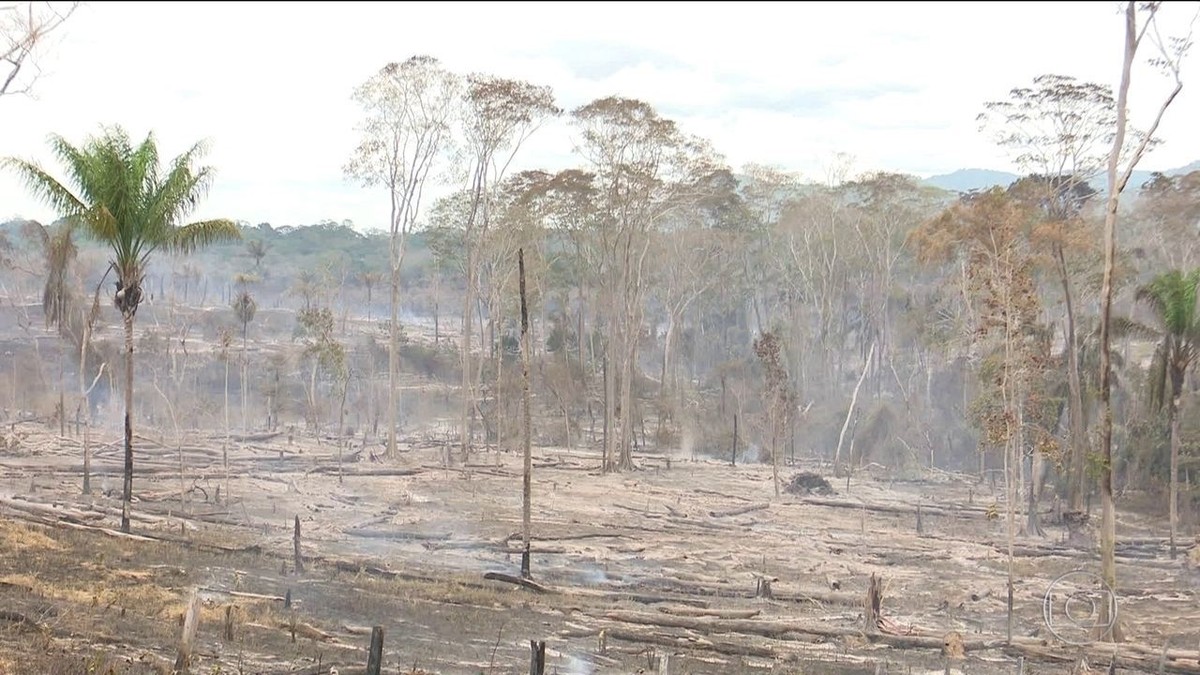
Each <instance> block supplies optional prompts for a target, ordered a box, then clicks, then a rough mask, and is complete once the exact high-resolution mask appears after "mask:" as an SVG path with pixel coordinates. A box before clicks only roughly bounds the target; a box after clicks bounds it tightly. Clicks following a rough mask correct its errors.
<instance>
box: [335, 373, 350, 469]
mask: <svg viewBox="0 0 1200 675" xmlns="http://www.w3.org/2000/svg"><path fill="white" fill-rule="evenodd" d="M349 389H350V376H349V375H346V376H343V377H342V399H341V401H339V404H338V428H337V434H338V483H341V482H342V448H343V447H344V446H345V445H346V393H347V391H348V390H349Z"/></svg>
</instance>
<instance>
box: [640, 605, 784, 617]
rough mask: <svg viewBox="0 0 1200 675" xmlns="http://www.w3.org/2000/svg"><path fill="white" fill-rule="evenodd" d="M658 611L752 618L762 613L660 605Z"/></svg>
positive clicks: (679, 614)
mask: <svg viewBox="0 0 1200 675" xmlns="http://www.w3.org/2000/svg"><path fill="white" fill-rule="evenodd" d="M658 611H660V612H663V613H664V614H674V615H676V616H711V617H716V618H718V619H752V618H754V617H756V616H758V615H759V614H761V613H762V610H758V609H716V608H712V609H709V608H707V607H686V606H684V607H670V606H668V607H659V608H658Z"/></svg>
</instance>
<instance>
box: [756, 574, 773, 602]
mask: <svg viewBox="0 0 1200 675" xmlns="http://www.w3.org/2000/svg"><path fill="white" fill-rule="evenodd" d="M771 581H772V580H771V579H769V578H767V577H759V578H758V581H757V583H756V584H755V587H754V597H756V598H762V599H764V600H770V599H772V598H774V597H775V595H774V594H773V593H772V592H771Z"/></svg>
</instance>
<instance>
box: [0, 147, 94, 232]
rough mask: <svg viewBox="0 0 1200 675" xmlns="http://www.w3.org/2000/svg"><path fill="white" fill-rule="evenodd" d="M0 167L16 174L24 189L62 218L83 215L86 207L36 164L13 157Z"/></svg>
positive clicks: (3, 162)
mask: <svg viewBox="0 0 1200 675" xmlns="http://www.w3.org/2000/svg"><path fill="white" fill-rule="evenodd" d="M0 166H2V167H3V168H5V169H7V170H9V171H12V172H14V173H16V174H17V176H18V177H19V178H20V179H21V181H22V182H24V183H25V187H26V188H27V189H28V190H29V191H30V192H32V193H33V196H34V197H37V198H38V199H40V200H41V201H43V202H45V203H46V205H47V206H49V207H50V208H52V209H54V210H55V211H56V212H58V214H59V215H60V216H62V217H64V218H73V217H79V216H81V215H83V213H84V212H86V211H87V209H88V207H87V204H85V203H84V202H83V201H82V200H81V199H80V198H79V197H77V196H75V193H73V192H72V191H71V189H70V188H68V187H67V186H65V185H63V184H62V183H60V182H58V180H57V179H55V178H54V177H53V176H51V175H50V174H48V173H46V171H45V170H44V169H42V168H41V167H40V166H38V165H37V164H34V163H33V162H29V161H26V160H23V159H17V158H15V157H6V158H5V159H3V160H0Z"/></svg>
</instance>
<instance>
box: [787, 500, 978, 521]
mask: <svg viewBox="0 0 1200 675" xmlns="http://www.w3.org/2000/svg"><path fill="white" fill-rule="evenodd" d="M780 504H783V505H785V506H799V505H805V504H807V505H810V506H828V507H832V508H837V509H855V510H861V511H871V512H873V513H892V514H900V515H911V516H916V515H917V507H916V506H915V505H913V506H909V505H907V504H869V503H867V502H858V501H848V500H845V499H829V498H825V497H799V498H797V499H795V500H794V501H786V502H780ZM986 513H987V511H986V510H985V509H978V508H974V507H966V506H963V507H954V508H953V509H952V510H947V509H943V508H939V507H936V506H925V505H922V506H921V515H922V516H946V517H954V516H960V517H961V516H972V517H973V516H979V517H983V516H985V515H986Z"/></svg>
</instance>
